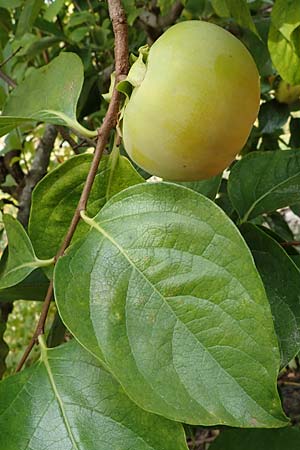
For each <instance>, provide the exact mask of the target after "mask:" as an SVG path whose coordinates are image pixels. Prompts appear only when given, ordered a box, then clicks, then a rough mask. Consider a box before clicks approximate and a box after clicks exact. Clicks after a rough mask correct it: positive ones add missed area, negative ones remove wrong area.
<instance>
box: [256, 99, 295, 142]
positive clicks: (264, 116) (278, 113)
mask: <svg viewBox="0 0 300 450" xmlns="http://www.w3.org/2000/svg"><path fill="white" fill-rule="evenodd" d="M289 117H290V111H289V107H288V105H286V104H284V103H279V102H277V100H275V99H274V100H271V101H269V102H265V103H263V104H262V105H261V107H260V110H259V114H258V121H259V131H260V133H261V134H272V133H274V132H275V131H276V130H278V129H280V128H281V127H283V125H284V124H285V123H286V122H287V121H288V119H289Z"/></svg>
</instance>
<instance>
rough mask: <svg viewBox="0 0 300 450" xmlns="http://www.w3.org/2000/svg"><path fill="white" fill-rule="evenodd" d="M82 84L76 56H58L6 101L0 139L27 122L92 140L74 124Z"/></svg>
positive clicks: (1, 118) (80, 66)
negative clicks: (57, 127) (72, 131)
mask: <svg viewBox="0 0 300 450" xmlns="http://www.w3.org/2000/svg"><path fill="white" fill-rule="evenodd" d="M82 84H83V66H82V62H81V60H80V58H79V57H78V56H77V55H75V53H60V55H59V56H58V57H57V58H54V59H53V60H52V61H51V63H49V64H47V65H46V66H44V67H41V68H39V69H37V70H35V71H33V72H32V73H30V75H28V77H27V78H25V80H24V81H23V82H21V84H19V86H18V87H16V88H15V89H14V90H13V91H12V92H11V94H10V95H9V97H8V99H7V103H6V105H5V107H4V110H3V112H2V116H0V135H1V136H2V135H4V134H6V133H8V132H9V131H10V130H12V129H13V128H16V127H17V126H19V125H20V124H22V123H24V122H28V121H33V120H35V121H43V122H49V123H53V124H58V125H67V126H68V127H70V128H74V129H75V130H77V131H78V132H79V133H81V134H83V135H85V136H95V135H96V134H97V132H96V131H95V132H94V131H90V130H87V129H86V128H84V127H83V126H82V125H80V124H79V123H78V122H77V120H76V104H77V101H78V98H79V94H80V91H81V87H82Z"/></svg>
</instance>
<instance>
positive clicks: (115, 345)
mask: <svg viewBox="0 0 300 450" xmlns="http://www.w3.org/2000/svg"><path fill="white" fill-rule="evenodd" d="M85 220H86V221H87V222H88V223H89V224H90V225H91V227H92V229H91V231H90V232H89V233H88V234H87V235H86V237H85V238H83V239H82V240H81V241H80V242H77V243H76V244H75V246H73V247H72V248H71V249H69V251H68V253H67V255H66V256H64V257H62V258H60V259H59V261H58V263H57V265H56V269H55V296H56V300H57V303H58V306H59V309H60V310H61V309H63V308H64V304H65V302H68V304H69V305H71V303H72V304H73V311H76V309H77V305H78V304H81V305H83V304H84V302H88V300H89V302H90V305H89V306H88V305H87V303H86V308H90V317H91V320H92V326H91V327H89V329H90V332H91V333H92V327H93V328H94V333H95V335H96V338H97V341H98V344H99V347H100V349H101V351H102V353H103V355H104V358H105V362H106V363H107V364H108V366H109V367H110V370H111V371H112V372H113V373H114V375H115V376H116V377H117V378H118V379H119V381H120V382H121V384H122V385H123V386H124V388H125V390H126V391H127V393H128V394H129V396H130V397H131V398H133V399H134V401H135V402H136V403H137V404H138V405H140V406H141V407H143V408H144V409H147V410H150V411H152V412H156V413H158V414H162V415H164V416H166V417H169V418H171V419H174V420H179V421H184V422H187V423H194V424H199V423H201V424H203V425H204V424H205V425H212V424H217V423H223V424H229V425H233V426H248V427H255V426H265V427H280V426H284V425H285V418H284V416H283V414H282V411H281V407H280V402H279V398H278V394H277V390H276V378H277V373H278V366H279V352H278V346H277V342H276V336H275V333H274V328H273V322H272V317H271V312H270V307H269V304H268V301H267V298H266V295H265V292H264V289H263V285H262V282H261V280H260V278H259V276H258V273H257V271H256V269H255V266H254V263H253V260H252V257H251V254H250V251H249V250H248V249H247V247H246V245H245V243H244V241H243V240H242V238H241V236H240V234H239V232H238V231H237V229H236V227H235V226H234V225H233V223H232V222H231V221H230V220H229V219H228V217H227V216H226V215H225V214H224V213H223V211H221V210H220V209H219V208H218V207H217V206H216V205H215V204H214V203H213V202H211V201H210V200H208V199H207V198H206V197H204V196H202V195H200V194H198V193H196V192H194V191H192V190H190V189H187V188H185V187H181V186H177V185H175V184H171V183H145V184H140V185H137V186H133V187H131V188H128V189H126V190H124V191H122V192H121V193H119V194H117V195H115V196H114V197H113V198H111V199H110V201H109V202H108V203H107V204H106V205H105V206H104V207H103V209H102V210H101V211H100V213H99V214H98V215H97V216H96V217H95V218H94V219H88V218H87V217H85ZM69 307H70V306H69ZM74 316H75V314H74ZM76 316H77V315H76ZM84 317H85V318H86V317H89V313H86V314H85V315H84ZM64 320H65V322H66V324H67V325H68V323H67V321H66V317H64ZM80 320H81V318H80V316H79V315H78V316H77V323H78V330H75V335H77V337H78V339H79V340H80V336H79V334H80V325H79V321H80ZM74 322H75V318H74V321H73V326H74ZM86 328H88V327H86ZM85 339H86V335H85ZM86 342H87V340H86V341H85V344H86ZM93 344H94V340H93ZM92 350H93V349H92Z"/></svg>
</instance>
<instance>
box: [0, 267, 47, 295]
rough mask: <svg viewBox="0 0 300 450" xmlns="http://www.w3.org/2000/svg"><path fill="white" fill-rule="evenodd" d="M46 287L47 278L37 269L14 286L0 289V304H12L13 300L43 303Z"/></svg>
mask: <svg viewBox="0 0 300 450" xmlns="http://www.w3.org/2000/svg"><path fill="white" fill-rule="evenodd" d="M48 286H49V280H48V278H47V277H46V276H45V275H44V273H43V272H42V270H41V269H37V270H35V271H34V272H32V273H31V274H30V275H29V276H28V277H26V278H25V279H24V280H23V281H21V282H20V283H18V284H16V285H15V286H12V287H10V288H6V289H0V302H13V301H15V300H34V301H43V300H44V298H45V295H46V292H47V289H48Z"/></svg>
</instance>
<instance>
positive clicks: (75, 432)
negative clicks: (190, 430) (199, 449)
mask: <svg viewBox="0 0 300 450" xmlns="http://www.w3.org/2000/svg"><path fill="white" fill-rule="evenodd" d="M41 350H42V356H41V360H40V361H39V362H38V363H37V364H36V365H35V366H33V367H31V368H30V369H26V370H24V371H23V372H21V373H20V374H17V375H15V376H12V377H9V378H7V379H6V380H4V381H3V382H2V383H0V398H1V402H0V430H1V446H2V447H1V448H3V449H5V450H25V449H26V450H27V449H30V450H46V449H47V450H52V449H53V450H96V449H97V450H108V449H110V450H128V449H130V450H185V449H187V447H186V444H185V439H184V433H183V429H182V426H181V425H180V424H176V423H174V422H171V421H168V420H166V419H163V418H161V417H158V416H155V415H153V414H149V413H147V412H145V411H142V410H141V409H139V408H138V407H137V406H136V405H135V404H134V403H133V402H132V401H131V400H129V398H128V397H127V396H126V395H125V393H124V391H123V389H122V388H121V386H120V385H119V384H118V383H117V382H116V381H115V380H114V378H113V377H112V376H111V375H110V374H109V373H108V372H106V371H105V370H104V369H102V368H101V367H100V365H99V363H98V362H97V360H95V359H94V358H93V357H92V356H90V355H89V353H87V352H86V351H85V350H83V349H82V348H81V347H80V346H79V345H78V344H76V342H75V341H73V342H70V343H68V344H65V345H63V346H61V347H56V348H55V349H47V348H46V347H45V346H44V344H42V348H41ZM16 430H17V432H16Z"/></svg>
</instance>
